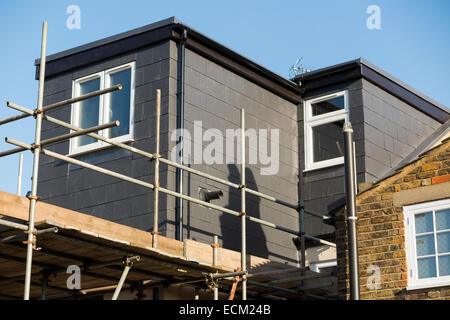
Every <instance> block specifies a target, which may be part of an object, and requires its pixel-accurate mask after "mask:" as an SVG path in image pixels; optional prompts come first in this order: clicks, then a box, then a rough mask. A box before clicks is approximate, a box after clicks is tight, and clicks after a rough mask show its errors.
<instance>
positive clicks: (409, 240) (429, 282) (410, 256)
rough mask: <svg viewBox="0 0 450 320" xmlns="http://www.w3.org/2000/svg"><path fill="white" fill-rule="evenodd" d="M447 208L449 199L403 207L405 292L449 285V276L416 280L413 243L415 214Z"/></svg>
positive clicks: (449, 206)
mask: <svg viewBox="0 0 450 320" xmlns="http://www.w3.org/2000/svg"><path fill="white" fill-rule="evenodd" d="M448 208H450V198H449V199H444V200H438V201H432V202H426V203H420V204H415V205H411V206H406V207H403V215H404V223H405V250H406V263H407V266H408V285H407V287H406V289H407V290H416V289H424V288H433V287H442V286H448V285H450V276H444V277H436V278H426V279H418V272H417V257H416V241H415V240H416V232H415V223H414V222H415V221H414V216H415V215H416V214H420V213H424V212H429V211H436V210H442V209H448ZM433 217H434V215H433ZM434 220H435V219H434V218H433V223H435V221H434ZM435 231H436V230H435ZM435 247H436V245H435ZM436 250H437V247H436ZM436 267H437V265H436Z"/></svg>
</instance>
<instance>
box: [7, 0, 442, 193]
mask: <svg viewBox="0 0 450 320" xmlns="http://www.w3.org/2000/svg"><path fill="white" fill-rule="evenodd" d="M70 5H77V6H79V7H80V9H81V28H80V29H73V30H70V29H68V28H67V27H66V20H67V19H68V18H69V16H70V15H69V14H67V13H66V9H67V7H69V6H70ZM370 5H377V6H379V7H380V9H381V29H380V30H369V29H368V28H367V27H366V20H367V18H368V17H369V14H367V13H366V9H367V7H368V6H370ZM171 16H176V17H177V18H178V19H180V20H181V21H183V22H184V23H186V24H187V25H189V26H191V27H192V28H194V29H196V30H198V31H200V32H202V33H203V34H205V35H207V36H209V37H211V38H213V39H214V40H216V41H218V42H220V43H222V44H224V45H225V46H227V47H229V48H231V49H233V50H235V51H237V52H238V53H240V54H242V55H244V56H246V57H248V58H250V59H251V60H253V61H255V62H257V63H259V64H261V65H263V66H265V67H266V68H268V69H270V70H272V71H274V72H276V73H278V74H280V75H282V76H284V77H289V68H290V66H291V65H292V64H294V63H295V61H296V60H297V59H298V58H300V57H303V60H302V61H303V63H304V66H305V67H307V68H309V69H319V68H322V67H326V66H330V65H333V64H336V63H341V62H344V61H348V60H351V59H355V58H358V57H363V58H365V59H367V60H368V61H370V62H371V63H373V64H375V65H377V66H378V67H380V68H382V69H384V70H385V71H387V72H388V73H390V74H392V75H394V76H395V77H397V78H399V79H400V80H402V81H404V82H406V83H407V84H409V85H410V86H412V87H414V88H416V89H418V90H419V91H421V92H423V93H424V94H426V95H428V96H430V97H432V98H433V99H435V100H437V101H438V102H440V103H442V104H444V105H446V106H450V81H449V73H450V59H449V58H450V1H447V0H431V1H413V0H396V1H381V0H369V1H366V0H347V1H345V0H343V1H334V0H329V1H319V0H317V1H303V0H297V1H284V0H279V1H265V0H259V1H254V0H240V1H235V0H227V1H213V0H209V1H206V0H204V1H195V0H191V1H178V0H176V1H174V0H172V1H160V0H159V1H152V0H146V1H134V0H128V1H123V0H122V1H117V0H108V1H103V0H95V1H92V0H87V1H86V0H83V1H76V0H70V1H65V0H58V1H56V0H53V1H52V0H40V1H24V0H22V1H21V0H15V1H8V0H2V1H1V2H0V17H1V19H0V30H2V31H1V40H2V49H1V51H0V70H1V75H2V76H1V77H0V119H3V118H6V117H8V116H11V115H14V114H16V113H17V112H15V111H13V110H10V109H9V108H7V107H6V101H12V102H15V103H18V104H21V105H24V106H28V107H30V108H34V107H35V105H36V101H37V87H38V82H37V81H36V80H34V74H35V68H34V59H36V58H38V57H39V55H40V41H41V28H42V22H43V21H47V22H48V24H49V31H48V45H47V53H48V54H52V53H56V52H59V51H62V50H66V49H69V48H72V47H75V46H78V45H82V44H85V43H88V42H91V41H95V40H98V39H101V38H104V37H107V36H111V35H114V34H117V33H120V32H124V31H127V30H130V29H133V28H137V27H141V26H144V25H147V24H150V23H153V22H156V21H159V20H162V19H165V18H168V17H171ZM34 127H35V125H34V121H33V119H27V120H21V121H20V122H16V123H13V124H7V125H4V126H1V127H0V137H1V141H0V150H2V151H3V150H6V149H9V148H11V146H10V145H8V144H6V143H5V142H3V137H5V136H8V137H12V138H16V139H19V140H22V141H26V142H31V141H32V140H33V139H34ZM24 155H25V161H24V176H23V188H22V193H23V194H24V193H25V192H26V191H27V190H29V189H30V188H31V184H30V181H31V180H30V179H31V178H30V177H31V168H32V154H31V153H30V152H26V153H25V154H24ZM18 159H19V156H18V155H13V156H9V157H7V158H1V159H0V190H2V191H7V192H11V193H15V192H16V186H17V168H18ZM38 193H39V191H38Z"/></svg>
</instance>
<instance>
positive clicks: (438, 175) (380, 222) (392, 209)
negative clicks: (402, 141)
mask: <svg viewBox="0 0 450 320" xmlns="http://www.w3.org/2000/svg"><path fill="white" fill-rule="evenodd" d="M449 159H450V140H449V139H446V140H444V141H443V142H442V144H440V145H438V146H437V147H435V148H433V149H431V150H429V151H428V152H426V153H425V154H423V155H422V156H421V157H420V158H419V159H418V160H416V161H414V162H412V163H410V164H408V165H406V166H405V167H403V168H402V169H400V170H399V171H398V172H397V173H396V174H395V175H393V176H391V177H389V178H387V179H385V180H383V181H381V182H379V183H378V184H377V185H375V186H374V187H372V188H370V189H368V190H366V191H364V192H362V193H360V194H358V196H357V200H356V210H357V216H358V228H357V230H358V254H359V277H360V298H361V299H362V300H366V299H370V300H379V299H389V300H413V299H422V300H443V299H445V300H450V286H447V287H440V288H439V287H438V288H428V289H420V290H414V291H406V286H407V280H408V273H407V270H408V269H407V265H406V249H405V226H404V223H403V221H404V218H403V208H402V206H395V205H394V203H393V200H392V198H393V194H394V193H396V192H399V191H403V190H409V189H415V188H419V187H423V186H428V185H432V184H438V183H444V182H447V181H449V178H450V174H449V173H450V161H449ZM346 219H347V217H346V208H345V207H343V208H341V209H339V210H338V211H337V212H336V232H337V260H338V286H339V298H340V299H349V296H350V291H349V290H350V286H349V266H348V250H347V225H346V224H347V223H346ZM371 265H376V266H378V267H379V268H380V279H381V283H380V285H379V287H378V288H376V287H375V286H374V285H372V286H368V285H367V282H368V280H369V277H371V276H372V275H373V271H372V272H369V273H368V272H367V270H368V268H369V267H370V266H371ZM369 271H370V270H369ZM369 287H370V288H369Z"/></svg>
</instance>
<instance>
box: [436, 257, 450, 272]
mask: <svg viewBox="0 0 450 320" xmlns="http://www.w3.org/2000/svg"><path fill="white" fill-rule="evenodd" d="M439 276H440V277H442V276H450V255H448V256H443V257H439Z"/></svg>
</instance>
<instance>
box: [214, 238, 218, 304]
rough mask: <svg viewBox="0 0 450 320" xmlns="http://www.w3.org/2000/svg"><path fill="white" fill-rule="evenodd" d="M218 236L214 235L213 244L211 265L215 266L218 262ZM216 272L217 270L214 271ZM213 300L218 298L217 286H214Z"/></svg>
mask: <svg viewBox="0 0 450 320" xmlns="http://www.w3.org/2000/svg"><path fill="white" fill-rule="evenodd" d="M218 247H219V238H218V237H217V236H214V245H213V265H214V267H217V265H218V264H219V261H218V260H219V259H218V252H219V248H218ZM216 273H217V272H216ZM214 300H219V288H214Z"/></svg>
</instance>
